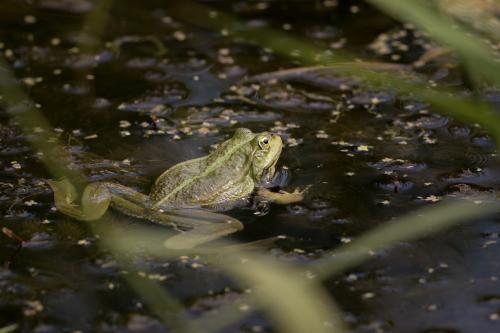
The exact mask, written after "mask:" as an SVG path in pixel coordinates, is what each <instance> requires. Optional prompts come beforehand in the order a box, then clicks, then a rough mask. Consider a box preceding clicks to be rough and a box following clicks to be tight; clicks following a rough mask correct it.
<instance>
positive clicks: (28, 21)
mask: <svg viewBox="0 0 500 333" xmlns="http://www.w3.org/2000/svg"><path fill="white" fill-rule="evenodd" d="M24 23H26V24H34V23H36V17H34V16H33V15H26V16H25V17H24Z"/></svg>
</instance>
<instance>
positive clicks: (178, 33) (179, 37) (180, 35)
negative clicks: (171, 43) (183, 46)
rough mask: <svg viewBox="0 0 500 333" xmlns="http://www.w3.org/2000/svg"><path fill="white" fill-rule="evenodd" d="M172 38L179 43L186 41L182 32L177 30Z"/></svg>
mask: <svg viewBox="0 0 500 333" xmlns="http://www.w3.org/2000/svg"><path fill="white" fill-rule="evenodd" d="M174 38H175V39H176V40H177V41H179V42H183V41H185V40H186V38H187V36H186V34H185V33H184V32H182V31H180V30H177V31H175V32H174Z"/></svg>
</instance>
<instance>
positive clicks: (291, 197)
mask: <svg viewBox="0 0 500 333" xmlns="http://www.w3.org/2000/svg"><path fill="white" fill-rule="evenodd" d="M309 187H310V186H307V187H306V188H304V189H303V190H299V189H295V191H293V192H291V193H289V192H285V191H279V192H272V191H270V190H268V189H267V188H264V187H261V188H259V189H258V190H257V197H258V198H260V199H263V200H268V201H271V202H274V203H277V204H280V205H286V204H290V203H295V202H300V201H302V200H304V195H305V192H306V191H307V190H308V189H309Z"/></svg>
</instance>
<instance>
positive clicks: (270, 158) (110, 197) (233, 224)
mask: <svg viewBox="0 0 500 333" xmlns="http://www.w3.org/2000/svg"><path fill="white" fill-rule="evenodd" d="M282 148H283V142H282V140H281V138H280V137H279V136H278V135H276V134H273V133H269V132H262V133H253V132H252V131H250V130H249V129H246V128H239V129H237V130H236V132H235V133H234V135H233V137H232V138H230V139H229V140H227V141H224V142H222V143H221V144H220V145H219V146H218V147H217V149H215V151H213V152H212V153H211V154H209V155H207V156H204V157H200V158H196V159H192V160H188V161H185V162H181V163H179V164H176V165H174V166H172V167H171V168H169V169H168V170H166V171H165V172H163V173H162V174H161V175H160V176H159V177H158V179H157V180H156V181H155V183H154V185H153V186H152V188H151V192H150V194H149V195H145V194H142V193H140V192H137V191H135V190H134V189H131V188H129V187H126V186H123V185H120V184H117V183H109V182H99V183H91V184H89V185H87V187H86V188H85V190H84V191H83V193H82V195H81V197H80V198H79V195H78V194H77V193H76V190H75V189H74V187H73V186H72V184H71V183H70V182H69V181H68V180H67V179H62V180H58V181H55V180H49V181H48V183H49V185H50V186H51V187H52V189H53V190H54V200H55V204H56V207H57V208H58V210H59V211H61V212H62V213H64V214H66V215H69V216H71V217H73V218H76V219H78V220H84V221H91V220H96V219H99V218H100V217H101V216H102V215H104V213H105V212H106V211H107V209H108V207H109V206H111V207H112V208H114V209H116V210H118V211H120V212H122V213H124V214H126V215H129V216H133V217H136V218H142V219H147V220H150V221H152V222H155V223H160V224H165V225H170V226H173V227H175V228H176V229H177V230H179V231H180V234H178V235H175V236H173V237H171V238H169V239H167V241H166V242H165V245H166V246H167V247H169V248H174V249H185V248H192V247H195V246H198V245H200V244H204V243H206V242H209V241H211V240H214V239H217V238H219V237H222V236H224V235H227V234H231V233H233V232H236V231H238V230H241V229H243V225H242V224H241V222H239V221H238V220H236V219H234V218H232V217H229V216H227V215H223V214H219V213H216V212H215V211H221V210H226V209H230V208H232V207H234V206H235V205H241V204H245V203H248V202H249V199H250V198H252V197H254V198H256V199H258V200H261V201H267V202H275V203H279V204H288V203H293V202H298V201H301V200H302V199H303V195H304V191H299V190H295V191H294V192H292V193H288V192H284V191H280V192H272V191H270V190H269V189H267V188H266V185H267V184H269V183H272V180H273V179H274V178H275V176H276V175H277V173H276V164H277V162H278V159H279V157H280V154H281V150H282ZM78 199H80V203H79V204H75V202H76V201H78Z"/></svg>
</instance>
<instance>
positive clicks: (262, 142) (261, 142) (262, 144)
mask: <svg viewBox="0 0 500 333" xmlns="http://www.w3.org/2000/svg"><path fill="white" fill-rule="evenodd" d="M259 146H260V148H262V149H266V148H267V147H269V138H268V137H267V136H265V137H263V138H261V139H260V140H259Z"/></svg>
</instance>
